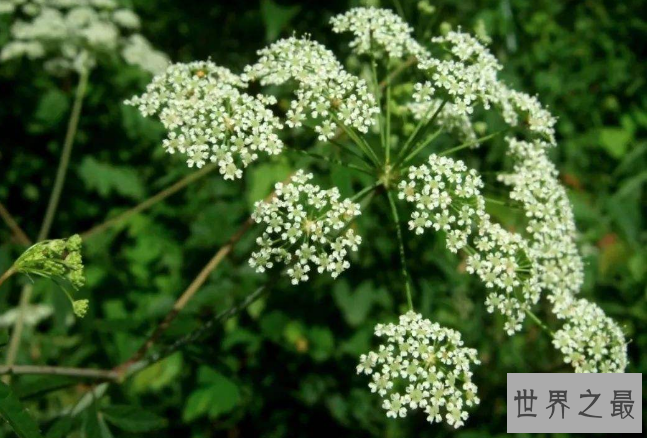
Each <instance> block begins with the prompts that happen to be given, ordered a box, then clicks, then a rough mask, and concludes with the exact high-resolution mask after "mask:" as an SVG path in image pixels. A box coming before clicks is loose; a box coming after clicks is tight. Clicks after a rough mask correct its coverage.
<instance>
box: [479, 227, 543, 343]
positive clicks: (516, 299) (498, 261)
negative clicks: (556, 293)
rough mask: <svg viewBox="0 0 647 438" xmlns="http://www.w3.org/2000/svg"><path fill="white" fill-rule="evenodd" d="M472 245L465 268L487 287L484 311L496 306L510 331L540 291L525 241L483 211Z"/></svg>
mask: <svg viewBox="0 0 647 438" xmlns="http://www.w3.org/2000/svg"><path fill="white" fill-rule="evenodd" d="M473 246H474V249H473V250H472V251H471V252H470V255H469V257H468V258H467V272H469V273H473V274H476V275H478V276H479V278H480V279H481V281H482V282H483V283H484V284H485V287H486V288H487V289H488V290H489V293H488V296H487V298H486V299H485V304H486V305H487V310H488V312H494V310H497V311H499V312H500V313H501V314H502V315H503V316H505V318H506V322H505V324H504V328H505V331H506V333H507V334H509V335H512V334H514V333H515V332H517V331H519V330H521V323H522V322H523V320H524V319H525V316H526V314H525V312H526V310H529V309H530V307H531V306H532V305H533V304H536V303H537V301H539V297H540V292H541V288H540V287H539V284H538V273H537V268H536V263H535V262H534V260H533V259H532V258H531V255H530V252H529V249H528V245H527V242H526V240H525V239H523V238H522V237H521V235H519V234H516V233H512V232H510V231H507V230H505V229H503V228H502V227H501V226H500V225H499V224H494V223H492V222H490V219H489V217H488V216H487V215H485V216H484V217H483V218H482V219H481V220H480V221H479V224H478V235H477V236H476V237H475V238H474V241H473Z"/></svg>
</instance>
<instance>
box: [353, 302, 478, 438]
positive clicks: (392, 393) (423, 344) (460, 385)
mask: <svg viewBox="0 0 647 438" xmlns="http://www.w3.org/2000/svg"><path fill="white" fill-rule="evenodd" d="M375 335H376V336H378V337H379V338H382V339H383V342H382V344H381V345H380V346H379V348H378V350H376V351H371V352H370V353H368V354H363V355H361V357H360V362H359V365H357V373H358V374H366V375H369V376H371V382H370V383H369V385H368V386H369V388H370V389H371V392H374V393H378V394H379V395H380V397H382V399H383V403H382V407H383V408H384V409H385V410H386V411H387V416H388V417H393V418H398V417H405V416H406V415H407V413H408V412H409V411H410V410H411V411H413V410H416V409H420V410H424V411H425V413H426V414H427V420H428V421H429V422H430V423H434V422H437V423H440V422H442V421H443V420H444V421H445V422H447V424H449V425H450V426H454V427H455V428H458V427H460V426H462V425H463V424H464V422H465V420H467V417H468V412H467V410H466V408H468V407H471V406H475V405H478V404H479V402H480V400H479V398H478V397H477V387H476V385H475V384H474V383H472V371H471V370H470V368H471V366H472V365H477V364H479V363H480V361H479V360H478V358H477V352H476V350H474V349H473V348H466V347H464V346H463V341H462V339H461V334H460V333H459V332H457V331H455V330H452V329H448V328H445V327H441V326H440V325H439V324H437V323H432V322H431V321H429V320H428V319H424V318H423V317H422V315H420V314H417V313H415V312H413V311H409V312H407V313H406V314H404V315H401V316H400V320H399V322H398V324H392V323H391V324H386V325H384V324H378V325H377V326H376V327H375Z"/></svg>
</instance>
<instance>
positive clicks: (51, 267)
mask: <svg viewBox="0 0 647 438" xmlns="http://www.w3.org/2000/svg"><path fill="white" fill-rule="evenodd" d="M14 267H15V269H16V272H20V273H23V274H26V275H28V276H29V275H37V276H40V277H45V278H49V279H51V280H53V281H55V282H56V283H59V284H60V286H61V287H62V288H63V290H65V292H66V293H67V290H66V288H65V283H67V284H69V285H71V286H72V287H73V288H74V289H79V288H81V287H82V286H83V285H84V284H85V277H84V275H83V260H82V258H81V237H80V236H79V235H78V234H75V235H73V236H71V237H69V238H68V239H56V240H45V241H42V242H38V243H36V244H34V245H32V246H31V247H29V248H28V249H27V250H26V251H25V252H24V253H23V254H22V255H21V256H20V257H18V259H17V260H16V262H15V263H14ZM61 281H62V282H63V283H60V282H61ZM68 296H69V293H68ZM69 298H70V301H71V302H72V305H73V309H74V313H75V314H76V315H77V316H79V317H81V318H82V317H83V316H85V313H86V312H87V309H88V300H76V301H74V300H72V298H71V296H70V297H69Z"/></svg>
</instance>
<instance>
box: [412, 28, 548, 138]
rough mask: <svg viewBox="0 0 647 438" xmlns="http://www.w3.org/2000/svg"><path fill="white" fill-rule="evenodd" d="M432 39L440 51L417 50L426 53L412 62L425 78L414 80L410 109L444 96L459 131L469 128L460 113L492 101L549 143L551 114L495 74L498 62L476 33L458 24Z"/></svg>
mask: <svg viewBox="0 0 647 438" xmlns="http://www.w3.org/2000/svg"><path fill="white" fill-rule="evenodd" d="M432 42H433V43H435V46H434V49H435V51H439V53H440V55H438V56H434V55H432V53H431V52H423V53H426V55H423V56H422V57H421V60H420V62H419V63H418V68H419V69H421V70H422V71H423V72H424V73H425V75H426V76H427V80H425V81H423V82H420V83H418V84H416V85H415V90H416V91H415V93H414V95H413V102H414V103H415V104H417V106H414V107H413V109H414V110H416V111H417V112H418V113H420V112H421V111H422V110H424V108H425V105H423V104H425V103H428V104H429V103H434V102H437V101H441V102H442V101H446V102H447V105H446V107H445V108H443V112H444V113H445V118H449V119H453V120H454V123H453V124H454V125H457V126H458V127H460V128H461V131H462V132H463V133H469V130H468V129H467V128H466V126H465V125H464V124H465V119H464V117H467V116H470V115H471V114H472V113H473V111H474V107H475V105H476V104H478V103H480V104H481V105H482V106H483V107H484V108H485V109H489V108H490V107H491V105H492V104H495V105H496V106H497V107H499V108H500V110H501V114H502V116H503V119H504V120H505V122H506V123H508V124H510V125H512V126H518V125H522V126H524V127H526V128H527V129H528V130H529V131H530V132H531V133H533V134H537V135H540V136H542V137H543V138H544V139H546V140H547V141H548V143H549V144H551V145H554V144H555V128H554V126H555V123H556V119H555V117H553V116H552V115H551V113H550V112H549V111H548V110H547V109H545V108H544V107H543V106H542V105H541V103H540V102H539V100H538V99H537V98H536V97H534V96H529V95H528V94H526V93H522V92H519V91H515V90H512V89H511V88H509V87H508V86H507V85H506V84H505V83H503V82H502V81H500V80H499V79H498V78H497V75H498V72H499V70H501V69H502V66H501V64H500V63H499V62H498V61H497V59H496V58H495V57H494V55H492V53H491V52H490V50H489V49H488V48H487V47H486V46H485V45H484V44H483V43H482V42H481V41H480V40H479V39H477V38H475V37H473V36H472V35H469V34H467V33H464V32H461V31H460V29H459V30H458V31H450V32H448V33H447V34H446V35H444V36H439V37H434V38H432ZM435 105H436V106H437V105H438V103H436V104H435ZM461 125H463V126H461ZM453 128H454V129H456V127H453Z"/></svg>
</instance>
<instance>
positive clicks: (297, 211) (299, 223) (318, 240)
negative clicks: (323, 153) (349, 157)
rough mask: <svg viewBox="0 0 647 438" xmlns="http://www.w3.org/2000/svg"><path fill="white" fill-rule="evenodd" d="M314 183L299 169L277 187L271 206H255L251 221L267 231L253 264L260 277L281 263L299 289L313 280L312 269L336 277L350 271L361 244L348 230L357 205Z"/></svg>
mask: <svg viewBox="0 0 647 438" xmlns="http://www.w3.org/2000/svg"><path fill="white" fill-rule="evenodd" d="M310 180H312V174H307V173H304V172H303V171H302V170H300V171H298V172H297V173H296V175H294V176H293V177H292V178H291V180H290V182H289V183H287V184H283V183H277V184H276V186H275V196H274V197H273V198H272V199H271V200H270V201H267V202H266V201H259V202H257V203H256V205H255V208H254V212H253V214H252V218H253V219H254V221H256V222H257V223H263V224H264V225H265V227H266V228H265V230H264V231H263V234H262V236H261V237H259V238H258V239H257V244H258V246H259V249H258V250H257V251H255V252H253V253H252V256H251V258H250V260H249V264H250V265H251V266H252V267H253V268H255V269H256V271H257V272H264V271H265V270H266V269H270V268H272V267H273V266H274V263H275V262H278V263H283V264H285V265H287V267H288V269H287V274H288V276H289V277H290V278H291V280H292V284H299V283H301V282H304V281H307V280H308V279H309V278H310V275H311V271H312V270H313V268H314V269H316V271H317V272H318V273H320V274H321V273H323V272H328V273H330V275H331V276H332V277H333V278H336V277H337V276H338V275H339V274H341V273H342V272H343V271H345V270H346V269H348V267H349V266H350V262H349V261H348V252H349V251H357V248H358V246H359V244H360V243H361V242H362V238H361V237H360V236H359V235H357V234H356V233H355V230H353V229H352V228H348V227H349V225H350V222H351V221H352V220H353V219H355V217H357V216H359V214H360V210H359V208H360V207H359V204H356V203H354V202H352V201H351V200H349V199H344V200H342V199H341V195H340V193H339V190H337V189H336V188H333V189H329V190H323V189H321V188H320V187H319V186H317V185H314V184H312V183H310V182H309V181H310Z"/></svg>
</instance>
